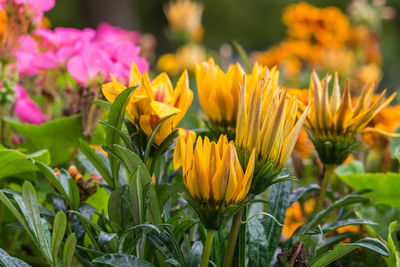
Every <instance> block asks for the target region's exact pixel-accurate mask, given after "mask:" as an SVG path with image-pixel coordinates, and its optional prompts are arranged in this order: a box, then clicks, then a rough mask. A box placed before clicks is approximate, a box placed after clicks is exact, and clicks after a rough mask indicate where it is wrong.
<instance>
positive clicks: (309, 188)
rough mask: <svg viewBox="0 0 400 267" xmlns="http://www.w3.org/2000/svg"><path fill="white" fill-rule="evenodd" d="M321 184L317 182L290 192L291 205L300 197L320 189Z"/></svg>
mask: <svg viewBox="0 0 400 267" xmlns="http://www.w3.org/2000/svg"><path fill="white" fill-rule="evenodd" d="M319 189H320V188H319V185H317V184H310V185H308V186H305V187H299V188H296V189H295V190H293V191H292V192H290V195H289V206H291V205H292V204H293V203H294V202H296V201H298V200H299V199H300V198H302V197H303V196H304V195H306V194H307V193H310V192H314V191H318V190H319Z"/></svg>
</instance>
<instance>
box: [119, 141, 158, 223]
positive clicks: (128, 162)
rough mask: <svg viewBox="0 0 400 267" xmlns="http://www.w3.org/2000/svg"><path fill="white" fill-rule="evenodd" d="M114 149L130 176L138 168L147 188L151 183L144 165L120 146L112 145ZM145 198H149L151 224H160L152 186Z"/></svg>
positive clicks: (132, 153) (155, 195)
mask: <svg viewBox="0 0 400 267" xmlns="http://www.w3.org/2000/svg"><path fill="white" fill-rule="evenodd" d="M114 147H115V149H116V150H117V152H118V153H119V155H120V156H121V158H122V163H123V164H124V165H125V167H126V168H127V170H128V171H129V172H130V173H131V174H133V173H135V171H136V170H137V169H138V168H140V180H141V182H142V186H143V187H145V186H147V185H148V184H149V183H151V184H152V183H153V182H152V180H151V176H150V174H149V171H148V170H147V168H146V166H145V165H144V163H143V162H142V161H141V160H140V158H139V157H138V155H136V154H135V153H134V152H132V151H130V150H128V149H126V148H124V147H122V146H119V145H114ZM147 197H148V198H149V203H148V205H149V209H150V216H151V218H152V222H153V223H154V224H160V223H162V218H161V212H160V206H159V202H158V198H157V194H156V191H155V189H154V186H150V187H149V190H148V192H147Z"/></svg>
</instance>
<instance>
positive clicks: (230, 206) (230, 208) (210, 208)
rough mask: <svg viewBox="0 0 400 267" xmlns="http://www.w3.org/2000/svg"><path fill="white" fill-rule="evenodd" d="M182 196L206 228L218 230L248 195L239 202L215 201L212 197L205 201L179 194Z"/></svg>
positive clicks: (245, 202) (244, 201)
mask: <svg viewBox="0 0 400 267" xmlns="http://www.w3.org/2000/svg"><path fill="white" fill-rule="evenodd" d="M179 195H180V196H182V197H183V198H184V199H185V200H186V201H187V202H188V203H189V204H190V205H191V206H192V207H193V209H194V210H195V211H196V213H197V214H198V215H199V218H200V221H201V223H202V224H203V225H204V227H205V228H206V229H212V230H219V229H220V228H221V227H223V226H225V224H226V223H227V222H228V221H229V219H230V218H231V217H232V216H233V215H235V214H236V213H237V212H238V211H239V210H240V209H241V208H242V207H243V206H244V205H247V204H248V201H246V199H247V198H249V196H247V197H246V198H245V199H243V200H242V201H241V202H239V203H237V202H236V203H227V202H225V201H224V202H220V201H219V202H216V201H214V200H213V199H209V200H207V201H204V200H201V199H198V198H193V197H192V196H191V195H190V194H189V193H183V194H179Z"/></svg>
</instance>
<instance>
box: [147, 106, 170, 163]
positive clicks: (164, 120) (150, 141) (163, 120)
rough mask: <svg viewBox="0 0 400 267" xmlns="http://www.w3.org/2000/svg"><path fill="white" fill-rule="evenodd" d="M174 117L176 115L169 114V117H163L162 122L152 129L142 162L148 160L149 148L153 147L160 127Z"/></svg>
mask: <svg viewBox="0 0 400 267" xmlns="http://www.w3.org/2000/svg"><path fill="white" fill-rule="evenodd" d="M175 115H176V113H173V114H171V115H169V116H167V117H165V118H164V119H162V120H161V121H160V122H159V123H158V124H157V125H156V127H155V128H154V130H153V132H152V133H151V135H150V137H149V139H148V141H147V144H146V150H145V152H144V157H143V162H145V163H146V162H147V160H148V158H149V155H150V149H151V146H152V145H153V140H154V137H155V136H156V134H157V132H158V130H159V129H160V128H161V126H162V125H163V124H164V123H165V122H166V121H167V120H168V119H169V118H171V117H172V116H175Z"/></svg>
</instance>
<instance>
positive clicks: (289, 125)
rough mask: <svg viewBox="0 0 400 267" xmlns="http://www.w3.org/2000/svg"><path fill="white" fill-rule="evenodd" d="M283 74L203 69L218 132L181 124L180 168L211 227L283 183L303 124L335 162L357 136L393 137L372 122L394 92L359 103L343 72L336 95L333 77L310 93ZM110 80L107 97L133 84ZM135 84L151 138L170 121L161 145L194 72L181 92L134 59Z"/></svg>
mask: <svg viewBox="0 0 400 267" xmlns="http://www.w3.org/2000/svg"><path fill="white" fill-rule="evenodd" d="M278 79H279V72H278V71H277V70H276V69H275V68H273V69H268V68H266V67H263V66H261V65H258V64H255V66H254V68H253V70H252V72H251V73H249V74H246V72H245V71H244V70H243V68H242V67H241V66H240V64H238V63H237V64H235V65H230V66H229V68H228V70H227V72H226V73H225V72H224V71H222V70H221V68H220V67H219V66H217V65H216V64H215V63H214V61H213V60H212V59H210V60H208V61H207V62H203V63H201V64H198V65H197V66H196V80H197V89H198V94H199V100H200V105H201V107H202V109H203V111H204V113H205V115H206V116H207V119H208V121H209V124H208V125H209V126H210V130H211V131H213V132H214V135H213V139H212V140H210V139H209V138H208V137H205V138H202V137H198V138H197V140H196V134H195V133H194V132H192V131H190V130H184V129H181V130H180V131H179V134H178V141H177V144H176V148H175V153H174V167H175V169H178V168H180V167H182V172H183V179H184V183H185V186H186V188H187V190H188V192H189V195H190V197H189V198H188V201H189V202H191V203H192V205H194V206H195V209H196V210H197V211H198V213H199V214H200V215H199V216H200V218H201V220H202V221H203V223H204V224H205V225H206V226H207V227H209V228H210V229H218V228H219V227H220V226H221V225H222V224H223V223H224V222H225V221H226V218H227V217H226V214H230V212H229V210H231V209H234V208H235V207H238V206H240V205H241V203H242V202H243V201H244V200H245V199H246V198H247V197H248V195H249V194H250V195H257V194H260V193H261V192H263V191H264V190H265V189H266V188H268V187H269V186H270V185H272V184H273V183H275V182H278V181H281V180H282V178H281V177H279V174H280V173H281V172H282V170H283V169H284V168H285V165H286V164H287V162H288V160H289V158H290V156H291V154H292V151H293V149H294V148H295V145H296V141H297V139H298V137H299V135H301V130H302V127H303V124H304V126H305V129H306V130H307V132H308V135H309V137H310V139H311V141H312V143H313V145H314V147H315V149H316V151H317V152H318V156H319V158H320V160H321V161H322V162H323V163H324V164H330V165H337V164H341V163H342V162H343V161H344V160H345V159H346V158H347V156H348V155H349V154H350V153H351V152H352V151H353V150H354V148H355V145H356V144H357V141H356V134H357V133H360V132H366V131H367V132H378V133H380V134H386V135H390V133H388V132H385V131H384V129H375V128H372V127H367V126H368V125H369V123H370V122H371V121H372V120H373V118H374V117H375V116H376V115H377V114H378V113H379V112H380V111H381V110H383V109H384V108H385V107H386V106H387V105H388V104H389V103H390V102H391V101H392V100H393V98H394V97H395V94H392V95H391V96H390V97H389V98H386V97H385V94H386V91H385V90H384V91H383V92H382V93H381V94H380V95H379V96H377V97H375V98H374V94H373V91H374V88H375V87H374V85H373V84H371V83H369V84H367V85H366V86H365V87H364V88H363V89H362V91H361V96H360V97H359V99H358V101H357V102H356V103H353V102H352V100H351V96H350V87H349V86H346V87H345V90H344V93H341V90H340V86H339V79H338V75H337V74H335V77H334V81H333V87H332V90H331V92H332V93H331V94H329V83H330V80H331V76H330V75H327V76H326V77H325V78H324V79H322V80H320V79H319V78H318V76H317V74H316V73H315V72H313V73H312V75H311V78H310V86H309V90H308V96H307V95H306V94H305V92H307V91H305V90H296V89H290V90H288V89H285V88H284V87H280V86H279V85H278ZM111 80H112V81H111V82H109V83H106V84H104V85H103V94H104V96H105V97H106V98H107V100H109V101H110V102H113V101H114V100H115V98H116V97H117V96H118V95H119V94H120V93H121V92H122V91H123V90H125V89H126V86H125V85H123V84H121V83H119V82H117V81H116V80H115V78H114V77H113V76H111ZM129 86H130V87H133V86H137V89H136V90H135V91H134V93H133V94H132V96H131V97H130V99H129V101H128V104H127V108H126V113H127V115H128V116H129V118H130V119H131V121H132V123H133V124H134V125H137V127H138V128H139V129H140V130H142V131H143V132H144V133H145V135H147V136H150V135H152V133H153V132H154V131H155V128H156V126H157V124H159V123H160V121H161V120H163V119H164V118H167V120H166V121H165V122H164V123H163V124H162V126H161V127H160V128H159V129H158V131H157V132H156V133H155V135H154V136H155V138H154V140H153V141H154V144H155V145H157V146H160V145H161V144H162V142H163V141H164V140H165V139H166V138H167V137H168V136H169V135H170V134H171V133H172V132H173V131H175V130H176V128H177V126H178V123H179V122H180V121H181V119H182V118H183V116H184V114H185V113H186V111H187V110H188V108H189V106H190V104H191V102H192V99H193V93H192V91H191V90H190V89H189V87H188V74H187V72H186V71H185V72H184V73H183V74H182V75H181V77H180V79H179V81H178V82H177V85H176V87H175V89H174V88H173V86H172V83H171V81H170V79H169V77H168V75H167V74H165V73H161V74H160V75H159V76H157V77H156V78H155V79H154V80H152V81H151V80H150V78H149V76H148V74H147V73H146V72H145V73H144V74H143V75H141V74H140V72H139V70H138V69H137V67H136V65H135V64H133V66H132V70H131V74H130V79H129ZM307 102H308V103H307ZM303 135H304V133H303V134H302V136H303ZM213 140H214V141H213ZM216 140H218V141H216ZM228 217H229V216H228ZM216 218H217V219H216Z"/></svg>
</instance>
